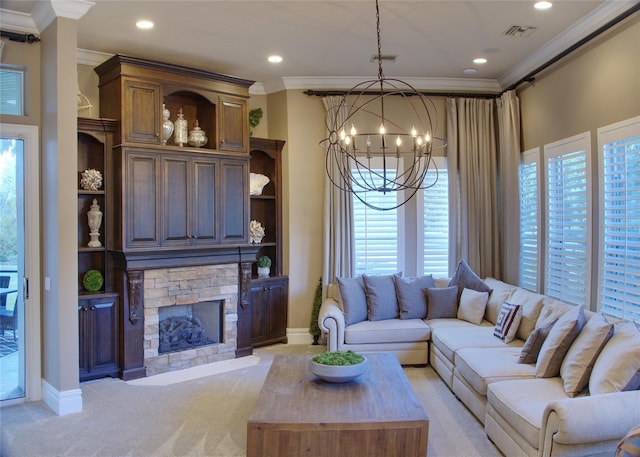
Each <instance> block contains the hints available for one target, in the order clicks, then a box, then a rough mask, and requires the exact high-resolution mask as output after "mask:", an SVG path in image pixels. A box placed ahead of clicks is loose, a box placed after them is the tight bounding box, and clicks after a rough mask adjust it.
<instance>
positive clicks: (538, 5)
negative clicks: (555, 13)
mask: <svg viewBox="0 0 640 457" xmlns="http://www.w3.org/2000/svg"><path fill="white" fill-rule="evenodd" d="M552 6H553V3H551V2H536V3H535V4H534V5H533V7H534V8H535V9H537V10H548V9H549V8H551V7H552Z"/></svg>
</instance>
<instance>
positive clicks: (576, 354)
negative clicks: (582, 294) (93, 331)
mask: <svg viewBox="0 0 640 457" xmlns="http://www.w3.org/2000/svg"><path fill="white" fill-rule="evenodd" d="M611 336H613V324H612V323H610V322H608V321H607V320H606V319H605V318H604V317H603V316H602V315H599V314H598V315H595V316H593V317H592V318H591V319H589V321H588V322H587V323H586V324H585V326H584V328H583V329H582V330H581V331H580V334H579V335H578V337H577V338H576V340H575V341H574V342H573V344H572V345H571V347H570V348H569V352H567V355H566V356H565V358H564V361H563V362H562V366H561V367H560V377H561V378H562V381H563V383H564V391H565V392H566V393H567V395H569V396H570V397H575V396H576V395H578V394H579V393H580V392H582V390H583V389H584V388H585V387H587V384H589V376H591V370H592V369H593V364H594V363H595V361H596V359H597V358H598V355H599V354H600V351H602V348H604V345H605V344H607V341H609V339H610V338H611Z"/></svg>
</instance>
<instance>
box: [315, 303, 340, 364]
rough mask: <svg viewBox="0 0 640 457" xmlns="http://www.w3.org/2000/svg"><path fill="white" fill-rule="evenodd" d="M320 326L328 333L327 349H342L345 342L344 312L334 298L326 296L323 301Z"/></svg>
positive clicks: (319, 318)
mask: <svg viewBox="0 0 640 457" xmlns="http://www.w3.org/2000/svg"><path fill="white" fill-rule="evenodd" d="M318 326H319V327H320V329H321V330H322V331H323V332H325V333H326V334H327V351H332V352H333V351H339V350H341V348H342V345H343V344H344V328H345V323H344V314H343V312H342V309H340V306H338V302H336V301H335V300H334V299H333V298H325V299H324V301H323V302H322V306H321V307H320V311H319V312H318Z"/></svg>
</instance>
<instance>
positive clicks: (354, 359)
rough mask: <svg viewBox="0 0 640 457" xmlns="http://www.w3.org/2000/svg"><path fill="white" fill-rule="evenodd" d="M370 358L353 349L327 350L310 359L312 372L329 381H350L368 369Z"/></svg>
mask: <svg viewBox="0 0 640 457" xmlns="http://www.w3.org/2000/svg"><path fill="white" fill-rule="evenodd" d="M367 365H368V360H367V358H366V357H365V356H363V355H360V354H356V353H355V352H353V351H347V352H342V351H336V352H325V353H324V354H318V355H315V356H313V357H312V358H311V359H310V360H309V370H310V371H311V373H313V374H314V375H316V376H317V377H319V378H320V379H322V380H323V381H327V382H334V383H341V382H349V381H352V380H354V379H355V378H357V377H358V376H360V375H361V374H363V373H364V372H365V371H366V370H367Z"/></svg>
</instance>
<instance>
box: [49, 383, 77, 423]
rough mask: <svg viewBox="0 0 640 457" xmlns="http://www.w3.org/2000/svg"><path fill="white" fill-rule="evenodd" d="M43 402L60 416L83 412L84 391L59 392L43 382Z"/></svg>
mask: <svg viewBox="0 0 640 457" xmlns="http://www.w3.org/2000/svg"><path fill="white" fill-rule="evenodd" d="M42 400H43V401H44V402H45V404H46V405H47V406H48V407H49V408H51V410H52V411H53V412H54V413H56V414H57V415H58V416H65V415H67V414H73V413H79V412H82V390H80V389H72V390H63V391H59V390H58V389H56V388H55V387H53V386H52V385H51V384H49V383H48V382H47V381H46V380H45V379H43V380H42Z"/></svg>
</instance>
